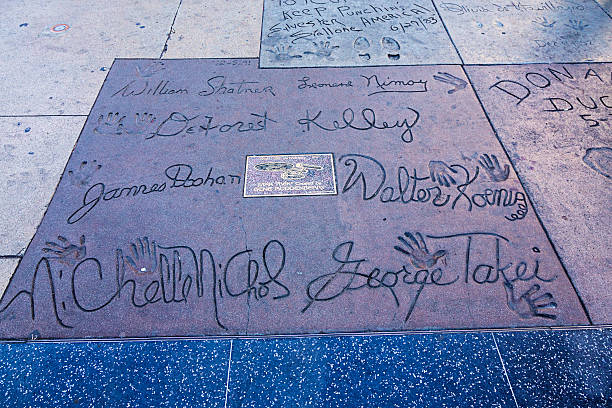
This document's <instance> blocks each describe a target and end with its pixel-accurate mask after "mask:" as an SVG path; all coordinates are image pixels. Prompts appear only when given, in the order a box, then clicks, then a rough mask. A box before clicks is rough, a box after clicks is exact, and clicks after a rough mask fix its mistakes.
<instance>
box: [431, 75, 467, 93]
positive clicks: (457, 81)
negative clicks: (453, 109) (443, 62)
mask: <svg viewBox="0 0 612 408" xmlns="http://www.w3.org/2000/svg"><path fill="white" fill-rule="evenodd" d="M433 77H434V79H435V80H436V81H440V82H444V83H445V84H449V85H452V86H453V89H449V90H448V91H447V92H448V93H449V94H454V93H455V92H457V91H459V90H461V89H465V87H466V86H467V82H466V81H464V80H463V79H461V78H458V77H456V76H454V75H451V74H449V73H448V72H438V75H434V76H433Z"/></svg>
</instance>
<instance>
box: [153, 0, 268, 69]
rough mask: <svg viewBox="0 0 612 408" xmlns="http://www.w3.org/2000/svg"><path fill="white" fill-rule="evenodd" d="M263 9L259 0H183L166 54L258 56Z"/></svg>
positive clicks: (180, 55) (227, 56)
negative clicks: (205, 0) (204, 0)
mask: <svg viewBox="0 0 612 408" xmlns="http://www.w3.org/2000/svg"><path fill="white" fill-rule="evenodd" d="M261 12H262V2H261V1H256V0H249V1H214V2H210V1H207V2H202V1H198V0H183V2H182V3H181V7H180V9H179V12H178V14H177V16H176V20H175V22H174V25H173V32H172V35H171V36H170V40H169V41H168V49H167V50H166V52H165V53H164V58H246V57H257V55H258V54H259V35H260V32H261Z"/></svg>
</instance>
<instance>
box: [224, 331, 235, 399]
mask: <svg viewBox="0 0 612 408" xmlns="http://www.w3.org/2000/svg"><path fill="white" fill-rule="evenodd" d="M233 348H234V340H233V339H232V340H230V349H229V359H228V360H227V378H226V380H225V405H224V407H225V408H227V397H228V394H229V382H230V370H231V368H232V349H233Z"/></svg>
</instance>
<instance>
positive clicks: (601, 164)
mask: <svg viewBox="0 0 612 408" xmlns="http://www.w3.org/2000/svg"><path fill="white" fill-rule="evenodd" d="M582 160H583V161H584V163H585V164H586V165H587V166H589V167H590V168H592V169H593V170H595V171H596V172H597V173H599V174H601V175H602V176H604V177H607V178H609V179H612V148H610V147H591V148H589V149H587V151H586V154H585V155H584V157H583V158H582Z"/></svg>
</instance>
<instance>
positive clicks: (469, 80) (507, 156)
mask: <svg viewBox="0 0 612 408" xmlns="http://www.w3.org/2000/svg"><path fill="white" fill-rule="evenodd" d="M461 69H462V70H463V73H464V74H465V76H466V78H467V79H468V83H469V84H470V87H471V88H472V92H473V94H474V96H475V97H476V100H477V101H478V103H479V104H480V107H481V109H482V112H483V113H484V115H485V118H486V119H487V121H488V122H489V126H490V127H491V130H492V131H493V134H494V135H495V138H496V139H497V141H498V142H499V145H500V147H501V148H502V151H503V152H504V154H505V155H506V159H507V160H508V162H509V163H510V166H511V167H512V169H513V170H514V173H515V174H516V177H517V179H518V181H519V183H520V185H521V187H522V188H523V191H524V192H525V196H526V197H527V200H528V201H529V205H531V208H532V210H533V214H534V215H535V217H536V219H537V220H538V223H539V224H540V228H542V231H544V235H545V236H546V238H547V239H548V242H549V244H550V246H551V248H552V250H553V252H554V253H555V256H556V257H557V260H558V261H559V263H560V264H561V269H563V272H564V273H565V276H566V278H567V280H568V282H569V283H570V285H571V286H572V289H573V290H574V293H575V294H576V297H577V298H578V302H579V303H580V307H582V311H583V313H584V315H585V317H586V319H587V322H588V323H589V325H591V326H592V325H593V320H592V319H591V315H590V314H589V310H588V309H587V307H586V304H585V303H584V300H583V299H582V296H581V295H580V293H579V292H578V289H577V288H576V285H575V284H574V281H573V280H572V277H571V276H570V274H569V272H568V270H567V267H566V266H565V263H564V262H563V259H562V258H561V255H560V254H559V251H557V247H556V246H555V243H554V242H553V240H552V237H551V236H550V234H549V233H548V230H547V229H546V226H545V225H544V222H542V218H541V217H540V214H538V211H537V209H536V206H535V205H534V204H533V203H534V200H533V199H532V197H531V195H530V193H529V191H527V188H526V187H525V183H524V182H523V178H522V176H521V174H520V173H519V171H518V169H517V167H516V165H515V163H514V162H513V161H512V159H511V158H510V153H508V149H506V146H505V145H504V142H503V141H502V139H501V137H500V135H499V133H498V132H497V128H496V127H495V126H494V125H493V121H492V120H491V117H490V116H489V112H488V111H487V109H486V107H485V105H484V103H483V102H482V99H481V98H480V95H479V93H478V91H477V90H476V86H475V85H474V83H473V82H472V78H471V77H470V74H469V73H468V72H467V70H466V69H465V66H464V65H462V66H461Z"/></svg>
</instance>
